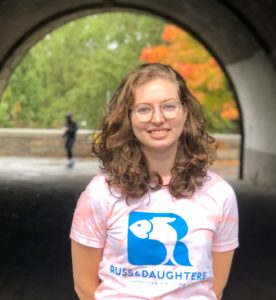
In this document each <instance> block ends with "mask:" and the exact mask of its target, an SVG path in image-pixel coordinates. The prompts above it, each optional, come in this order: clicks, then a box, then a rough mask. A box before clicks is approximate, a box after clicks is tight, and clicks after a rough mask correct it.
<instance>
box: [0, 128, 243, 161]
mask: <svg viewBox="0 0 276 300" xmlns="http://www.w3.org/2000/svg"><path fill="white" fill-rule="evenodd" d="M62 133H63V131H62V130H61V129H10V128H0V145H1V146H0V156H24V157H28V156H29V157H36V156H37V157H65V156H66V153H65V149H64V139H63V138H62ZM91 136H92V131H91V130H78V132H77V139H76V143H75V146H74V154H75V156H76V157H90V151H91ZM214 136H215V138H216V139H217V142H218V144H219V151H218V158H219V159H222V160H224V159H230V160H232V159H239V147H240V136H239V135H235V134H215V135H214Z"/></svg>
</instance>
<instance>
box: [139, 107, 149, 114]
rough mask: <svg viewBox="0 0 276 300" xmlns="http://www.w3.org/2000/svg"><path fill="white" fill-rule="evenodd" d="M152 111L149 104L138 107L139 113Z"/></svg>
mask: <svg viewBox="0 0 276 300" xmlns="http://www.w3.org/2000/svg"><path fill="white" fill-rule="evenodd" d="M150 111H151V108H150V107H148V106H142V107H138V108H137V112H138V114H146V113H149V112H150Z"/></svg>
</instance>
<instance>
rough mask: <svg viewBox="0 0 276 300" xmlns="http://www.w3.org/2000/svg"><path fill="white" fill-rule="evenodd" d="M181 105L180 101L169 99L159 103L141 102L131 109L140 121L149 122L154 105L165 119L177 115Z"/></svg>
mask: <svg viewBox="0 0 276 300" xmlns="http://www.w3.org/2000/svg"><path fill="white" fill-rule="evenodd" d="M181 105H182V103H181V102H180V101H169V102H164V103H161V104H160V105H151V104H146V103H141V104H137V105H135V106H134V107H133V108H132V109H131V111H132V112H133V113H134V114H135V115H136V117H137V119H138V120H139V121H140V122H149V121H150V120H151V119H152V117H153V113H154V108H155V107H158V108H159V110H160V112H161V113H162V115H163V117H164V118H165V119H174V118H175V117H176V116H177V114H178V112H179V108H180V106H181Z"/></svg>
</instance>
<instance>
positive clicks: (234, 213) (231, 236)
mask: <svg viewBox="0 0 276 300" xmlns="http://www.w3.org/2000/svg"><path fill="white" fill-rule="evenodd" d="M221 192H222V193H221V195H225V194H226V195H227V196H226V198H225V200H224V201H221V203H220V213H219V216H218V222H217V228H216V232H215V236H214V240H213V247H212V251H214V252H225V251H230V250H233V249H235V248H237V247H238V246H239V241H238V230H239V216H238V206H237V199H236V194H235V192H234V190H233V189H232V187H231V186H229V185H228V184H226V186H225V187H224V189H223V191H221Z"/></svg>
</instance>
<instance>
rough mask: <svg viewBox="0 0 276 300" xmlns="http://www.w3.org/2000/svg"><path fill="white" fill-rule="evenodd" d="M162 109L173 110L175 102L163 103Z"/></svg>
mask: <svg viewBox="0 0 276 300" xmlns="http://www.w3.org/2000/svg"><path fill="white" fill-rule="evenodd" d="M163 109H164V110H167V111H171V110H175V109H176V104H165V105H163Z"/></svg>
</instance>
